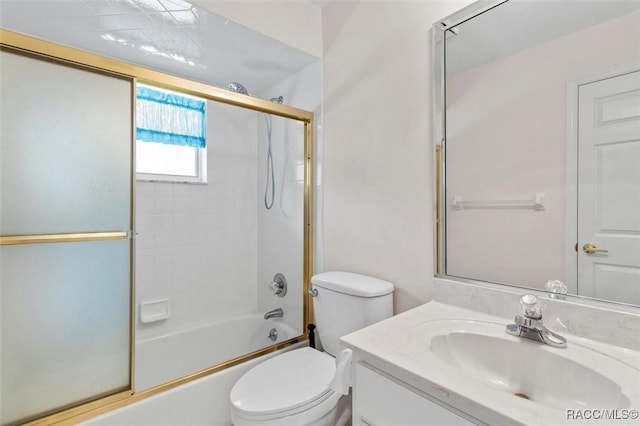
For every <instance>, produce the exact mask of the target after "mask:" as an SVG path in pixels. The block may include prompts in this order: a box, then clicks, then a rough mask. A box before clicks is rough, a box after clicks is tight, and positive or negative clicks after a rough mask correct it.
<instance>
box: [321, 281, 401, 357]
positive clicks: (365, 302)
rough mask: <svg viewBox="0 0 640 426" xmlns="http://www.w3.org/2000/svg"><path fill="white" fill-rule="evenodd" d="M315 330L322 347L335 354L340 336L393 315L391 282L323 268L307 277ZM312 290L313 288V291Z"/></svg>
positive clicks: (339, 349) (336, 353)
mask: <svg viewBox="0 0 640 426" xmlns="http://www.w3.org/2000/svg"><path fill="white" fill-rule="evenodd" d="M311 287H312V289H314V290H316V291H317V295H316V296H315V297H314V298H313V309H314V312H315V319H316V332H317V334H318V337H319V338H320V342H321V343H322V347H323V348H324V350H325V351H326V352H327V353H329V354H331V355H333V356H334V357H335V356H337V355H338V354H339V353H340V352H341V351H342V349H344V346H343V345H342V344H341V343H340V337H342V336H345V335H347V334H349V333H352V332H354V331H356V330H359V329H361V328H364V327H366V326H368V325H371V324H373V323H376V322H378V321H381V320H383V319H385V318H389V317H391V316H392V315H393V284H391V283H390V282H387V281H383V280H380V279H378V278H373V277H369V276H366V275H360V274H353V273H350V272H323V273H321V274H318V275H315V276H313V277H312V278H311ZM313 293H315V291H314V292H313Z"/></svg>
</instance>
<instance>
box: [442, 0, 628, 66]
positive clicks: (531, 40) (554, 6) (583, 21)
mask: <svg viewBox="0 0 640 426" xmlns="http://www.w3.org/2000/svg"><path fill="white" fill-rule="evenodd" d="M639 9H640V0H563V1H559V0H536V1H531V0H509V1H508V2H506V3H504V4H501V5H499V6H497V7H495V8H493V9H491V10H489V11H487V12H485V13H482V14H481V15H478V16H476V17H474V18H473V19H470V20H468V21H465V22H463V23H461V24H459V25H458V26H456V27H455V31H456V35H453V36H448V37H447V44H446V48H447V73H456V72H460V71H464V70H467V69H471V68H474V67H477V66H479V65H482V64H486V63H489V62H491V61H494V60H496V59H499V58H503V57H506V56H508V55H511V54H513V53H515V52H518V51H520V50H524V49H527V48H530V47H533V46H536V45H539V44H542V43H546V42H548V41H551V40H554V39H556V38H559V37H562V36H565V35H567V34H571V33H573V32H576V31H579V30H581V29H584V28H587V27H591V26H594V25H597V24H599V23H601V22H604V21H606V20H609V19H613V18H616V17H618V16H621V15H625V14H627V13H632V12H634V11H636V10H639ZM639 34H640V32H639Z"/></svg>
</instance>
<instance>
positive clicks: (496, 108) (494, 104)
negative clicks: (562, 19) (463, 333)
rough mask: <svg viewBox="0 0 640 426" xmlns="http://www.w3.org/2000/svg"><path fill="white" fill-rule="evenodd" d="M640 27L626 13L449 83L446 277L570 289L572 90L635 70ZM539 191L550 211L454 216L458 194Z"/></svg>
mask: <svg viewBox="0 0 640 426" xmlns="http://www.w3.org/2000/svg"><path fill="white" fill-rule="evenodd" d="M639 23H640V12H634V13H630V14H627V15H623V16H621V17H619V18H615V19H612V20H609V21H606V22H604V23H601V24H599V25H596V26H593V27H590V28H587V29H584V30H581V31H577V32H575V33H573V34H569V35H567V36H564V37H561V38H558V39H556V40H553V41H550V42H548V43H544V44H542V45H539V46H535V47H532V48H529V49H526V50H523V51H521V52H518V53H516V54H513V55H511V56H508V57H506V58H502V59H499V60H496V61H493V62H491V63H488V64H486V65H482V66H479V67H477V68H474V69H471V70H468V71H464V72H461V73H459V74H455V75H453V76H449V77H448V84H447V98H448V108H447V190H448V192H447V194H448V199H447V200H446V201H447V260H448V262H447V273H448V274H450V275H456V276H462V277H468V278H475V279H480V280H486V281H493V282H501V283H511V284H517V285H521V286H526V287H534V288H544V284H545V283H546V282H547V281H548V280H550V279H560V280H563V281H566V278H565V252H567V251H568V250H571V249H572V247H573V245H574V244H575V243H576V241H577V236H576V235H575V233H574V235H573V236H572V238H571V239H570V240H569V241H566V237H565V235H566V234H565V215H566V214H570V215H571V214H572V215H574V217H575V215H576V212H575V208H574V210H573V211H568V212H565V192H566V190H567V188H566V184H565V144H566V132H567V120H568V118H567V87H568V84H569V83H571V82H576V81H578V80H582V79H584V78H585V77H589V76H592V75H595V74H602V73H605V72H610V71H614V70H621V69H624V68H626V67H629V66H631V65H633V64H637V63H639V62H640V41H639V39H638V25H639ZM587 46H588V49H585V47H587ZM536 192H543V193H545V194H546V200H545V205H546V209H545V210H544V211H533V210H519V209H515V210H514V209H503V210H496V209H491V210H485V209H482V210H480V209H478V210H471V209H469V210H464V209H463V210H452V209H451V199H452V197H453V196H454V195H461V196H463V197H464V198H466V199H467V200H471V199H473V200H496V199H498V200H499V199H526V198H530V199H533V194H534V193H536ZM574 228H575V225H574ZM567 284H568V285H569V286H570V290H571V289H573V290H572V291H573V292H575V291H576V288H575V283H569V282H568V283H567ZM572 284H573V287H571V285H572Z"/></svg>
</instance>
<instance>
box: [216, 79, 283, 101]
mask: <svg viewBox="0 0 640 426" xmlns="http://www.w3.org/2000/svg"><path fill="white" fill-rule="evenodd" d="M227 87H228V88H229V90H231V91H232V92H236V93H242V94H243V95H249V96H253V94H252V93H251V92H249V91H248V90H247V88H246V87H244V86H243V85H242V84H240V83H238V82H237V81H232V82H231V83H229V84H228V85H227ZM269 100H270V101H271V102H275V103H277V104H281V103H282V102H284V98H283V97H282V95H280V96H278V97H276V98H271V99H269Z"/></svg>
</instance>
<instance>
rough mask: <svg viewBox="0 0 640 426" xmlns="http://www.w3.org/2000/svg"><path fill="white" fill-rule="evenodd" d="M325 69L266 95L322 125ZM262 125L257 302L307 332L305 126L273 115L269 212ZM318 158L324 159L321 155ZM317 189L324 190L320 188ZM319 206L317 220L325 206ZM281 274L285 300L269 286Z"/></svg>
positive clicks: (305, 72) (296, 78) (304, 73)
mask: <svg viewBox="0 0 640 426" xmlns="http://www.w3.org/2000/svg"><path fill="white" fill-rule="evenodd" d="M320 71H321V66H320V61H318V62H317V63H315V64H312V65H309V66H308V67H307V68H305V69H304V70H302V71H300V72H298V73H296V74H294V75H293V76H291V77H290V78H288V79H287V80H285V81H283V82H281V83H280V84H278V85H276V86H274V87H273V88H271V89H269V91H268V92H265V93H263V94H262V95H263V97H265V98H271V97H274V96H280V95H282V96H284V99H285V103H286V104H288V105H294V106H296V107H299V108H303V109H306V110H309V111H313V112H314V113H315V120H316V126H318V125H319V123H321V121H322V117H321V105H320V99H321V90H320V86H319V84H317V82H319V81H320ZM258 129H259V130H258V138H259V144H258V163H257V169H258V191H257V203H258V271H257V277H258V283H257V284H258V291H257V294H258V306H259V309H260V310H261V312H262V311H264V312H266V311H268V310H271V309H274V308H283V310H284V313H285V316H284V318H283V319H284V320H285V321H286V322H287V324H288V325H290V326H291V327H293V328H294V329H296V330H299V331H300V333H302V332H303V331H304V330H303V329H302V327H303V323H302V322H303V309H302V308H303V305H302V300H303V298H302V297H303V295H302V284H303V281H302V280H303V247H304V246H303V230H304V224H303V218H304V186H303V183H302V182H300V181H299V179H300V178H302V176H300V173H299V169H300V167H301V164H303V163H302V162H303V160H304V139H303V137H304V134H303V132H304V127H303V125H302V123H300V122H293V121H291V120H284V119H282V118H279V117H274V118H273V127H272V138H271V142H272V153H273V160H274V170H275V181H276V185H275V189H276V195H275V202H274V204H273V208H272V209H270V210H267V209H265V207H264V188H265V179H266V160H265V159H266V150H267V132H266V128H265V123H264V120H260V121H259V122H258ZM316 136H318V135H316ZM321 146H322V141H321V139H320V138H318V137H316V147H321ZM316 161H320V162H321V159H320V158H318V157H316ZM316 192H317V193H321V187H319V188H317V189H316ZM316 200H318V198H317V197H316ZM320 200H321V199H320ZM315 204H316V205H315V210H316V214H317V217H316V223H318V222H321V217H320V214H321V208H322V206H321V204H320V205H319V204H318V203H317V202H316V203H315ZM314 251H315V252H316V253H321V251H322V250H321V247H316V249H315V250H314ZM276 272H281V273H283V274H284V275H285V277H286V278H287V282H288V292H287V294H286V296H285V297H284V298H280V297H277V296H274V295H273V294H272V292H271V291H270V290H269V288H268V284H269V283H270V282H271V281H272V279H273V276H274V274H275V273H276Z"/></svg>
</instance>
